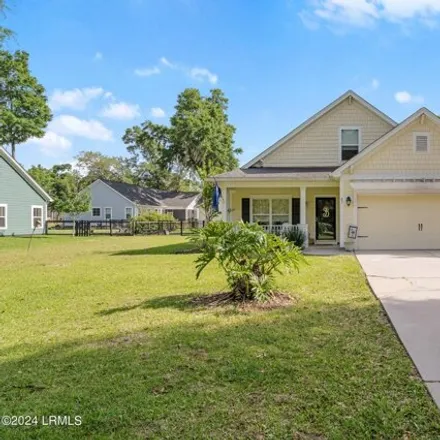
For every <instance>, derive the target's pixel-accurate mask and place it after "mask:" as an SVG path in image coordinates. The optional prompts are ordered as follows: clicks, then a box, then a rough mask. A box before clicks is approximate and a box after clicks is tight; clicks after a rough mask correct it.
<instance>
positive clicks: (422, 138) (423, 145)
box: [414, 133, 429, 153]
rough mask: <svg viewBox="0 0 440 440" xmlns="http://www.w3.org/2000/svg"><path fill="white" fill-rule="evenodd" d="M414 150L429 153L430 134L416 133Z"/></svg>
mask: <svg viewBox="0 0 440 440" xmlns="http://www.w3.org/2000/svg"><path fill="white" fill-rule="evenodd" d="M414 150H415V151H416V152H417V153H427V152H428V150H429V133H414Z"/></svg>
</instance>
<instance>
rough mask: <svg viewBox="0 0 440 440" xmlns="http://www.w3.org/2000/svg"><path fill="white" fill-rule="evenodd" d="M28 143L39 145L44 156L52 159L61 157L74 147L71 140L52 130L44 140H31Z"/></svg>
mask: <svg viewBox="0 0 440 440" xmlns="http://www.w3.org/2000/svg"><path fill="white" fill-rule="evenodd" d="M27 143H29V144H35V145H38V146H39V147H40V151H41V152H42V153H43V154H45V155H46V156H51V157H56V156H60V155H61V154H62V153H64V152H66V151H68V150H69V149H70V147H71V146H72V142H70V141H69V139H67V138H65V137H64V136H60V135H59V134H57V133H55V132H53V131H50V130H49V131H47V132H46V133H45V135H44V136H43V137H42V138H31V139H29V140H28V142H27Z"/></svg>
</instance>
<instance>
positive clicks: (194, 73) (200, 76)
mask: <svg viewBox="0 0 440 440" xmlns="http://www.w3.org/2000/svg"><path fill="white" fill-rule="evenodd" d="M160 62H161V63H162V64H163V65H164V66H166V67H169V68H170V69H173V70H178V71H180V72H182V73H184V74H185V75H186V76H189V77H190V78H193V79H196V80H197V81H209V82H210V83H211V84H217V81H218V76H217V75H216V74H215V73H212V72H210V71H209V70H208V69H206V68H205V67H187V66H185V65H182V64H177V63H172V62H171V61H169V60H168V59H167V58H165V57H162V58H161V59H160Z"/></svg>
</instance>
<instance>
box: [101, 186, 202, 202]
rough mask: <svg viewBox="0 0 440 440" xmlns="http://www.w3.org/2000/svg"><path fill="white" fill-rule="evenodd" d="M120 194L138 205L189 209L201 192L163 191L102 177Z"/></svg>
mask: <svg viewBox="0 0 440 440" xmlns="http://www.w3.org/2000/svg"><path fill="white" fill-rule="evenodd" d="M101 180H102V181H103V182H104V183H105V184H107V185H108V186H110V187H111V188H113V189H114V190H115V191H117V192H118V193H119V194H121V195H123V196H124V197H126V198H127V199H129V200H131V201H132V202H134V203H137V204H138V205H148V206H157V207H159V208H180V209H187V208H188V206H189V205H190V204H191V203H192V202H193V201H194V200H196V199H197V198H198V197H199V195H200V193H198V192H182V191H163V190H160V189H153V188H145V187H142V186H137V185H132V184H130V183H123V182H112V181H111V180H104V179H101Z"/></svg>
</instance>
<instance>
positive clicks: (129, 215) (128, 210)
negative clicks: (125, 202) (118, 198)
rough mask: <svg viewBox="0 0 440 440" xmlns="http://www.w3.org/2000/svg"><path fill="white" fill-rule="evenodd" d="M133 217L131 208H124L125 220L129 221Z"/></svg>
mask: <svg viewBox="0 0 440 440" xmlns="http://www.w3.org/2000/svg"><path fill="white" fill-rule="evenodd" d="M132 217H133V208H132V207H131V206H127V207H126V208H125V220H130V219H131V218H132Z"/></svg>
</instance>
